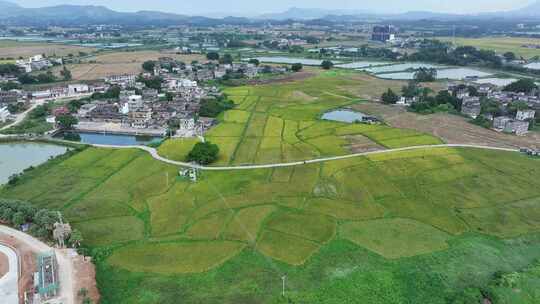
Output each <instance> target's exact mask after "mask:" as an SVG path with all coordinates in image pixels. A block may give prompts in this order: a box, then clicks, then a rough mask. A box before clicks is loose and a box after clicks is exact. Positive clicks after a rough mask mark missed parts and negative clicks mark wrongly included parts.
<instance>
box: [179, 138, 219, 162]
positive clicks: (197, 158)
mask: <svg viewBox="0 0 540 304" xmlns="http://www.w3.org/2000/svg"><path fill="white" fill-rule="evenodd" d="M218 154H219V147H218V146H217V145H216V144H213V143H211V142H209V141H207V142H204V143H197V144H196V145H195V146H194V147H193V149H192V150H191V152H189V154H188V156H187V161H189V162H193V161H194V162H197V163H199V164H201V165H208V164H211V163H212V162H214V161H215V160H216V159H217V157H218Z"/></svg>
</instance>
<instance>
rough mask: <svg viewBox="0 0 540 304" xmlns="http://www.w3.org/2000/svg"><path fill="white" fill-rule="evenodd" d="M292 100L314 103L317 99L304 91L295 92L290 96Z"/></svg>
mask: <svg viewBox="0 0 540 304" xmlns="http://www.w3.org/2000/svg"><path fill="white" fill-rule="evenodd" d="M290 97H291V98H292V99H295V100H302V101H313V100H315V99H317V98H316V97H313V96H310V95H308V94H306V93H304V92H302V91H293V92H291V96H290Z"/></svg>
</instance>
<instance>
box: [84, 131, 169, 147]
mask: <svg viewBox="0 0 540 304" xmlns="http://www.w3.org/2000/svg"><path fill="white" fill-rule="evenodd" d="M79 136H80V137H81V142H82V143H85V144H96V145H111V146H139V145H146V144H149V143H151V142H154V141H159V140H161V137H153V136H136V135H120V134H110V133H87V132H80V133H79Z"/></svg>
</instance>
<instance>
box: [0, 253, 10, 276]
mask: <svg viewBox="0 0 540 304" xmlns="http://www.w3.org/2000/svg"><path fill="white" fill-rule="evenodd" d="M8 263H9V261H8V258H7V256H6V255H5V254H3V253H0V278H2V277H3V276H4V275H5V274H6V273H7V272H8V271H9V264H8Z"/></svg>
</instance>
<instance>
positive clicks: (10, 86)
mask: <svg viewBox="0 0 540 304" xmlns="http://www.w3.org/2000/svg"><path fill="white" fill-rule="evenodd" d="M0 88H2V91H11V90H18V89H21V88H22V87H21V85H20V84H18V83H16V82H14V81H11V80H10V81H8V82H4V83H2V84H1V85H0Z"/></svg>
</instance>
